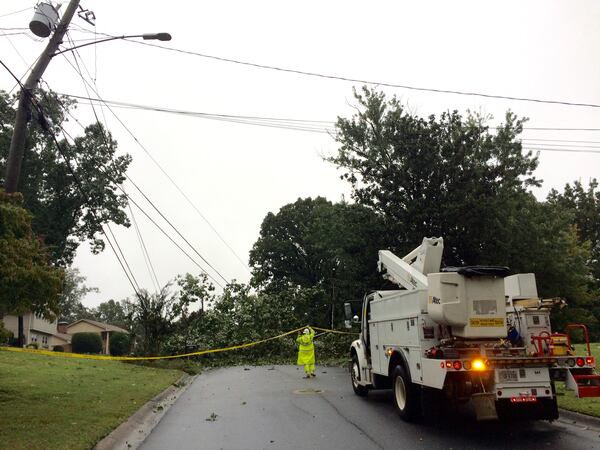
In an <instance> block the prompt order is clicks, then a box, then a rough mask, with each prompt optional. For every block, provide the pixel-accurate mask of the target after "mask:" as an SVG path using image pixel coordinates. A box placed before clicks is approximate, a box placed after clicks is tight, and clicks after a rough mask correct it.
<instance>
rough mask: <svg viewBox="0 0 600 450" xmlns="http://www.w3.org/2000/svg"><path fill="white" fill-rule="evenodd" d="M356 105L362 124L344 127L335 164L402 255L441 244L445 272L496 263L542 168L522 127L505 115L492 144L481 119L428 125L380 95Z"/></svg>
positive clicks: (354, 120)
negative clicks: (500, 244)
mask: <svg viewBox="0 0 600 450" xmlns="http://www.w3.org/2000/svg"><path fill="white" fill-rule="evenodd" d="M355 97H356V100H357V102H358V106H357V112H356V114H354V116H352V117H351V118H341V117H340V118H338V121H337V125H336V128H337V134H336V141H337V142H338V143H339V144H340V147H339V151H338V153H337V155H334V156H332V157H331V158H330V159H329V160H330V161H331V162H333V163H334V164H336V165H337V166H338V167H339V168H340V169H342V170H343V171H344V173H343V175H342V179H345V180H348V181H349V182H350V183H351V185H352V189H353V190H352V195H353V198H354V200H355V201H356V202H357V203H359V204H362V205H365V206H368V207H369V208H371V209H372V210H373V211H375V212H378V213H381V214H383V215H384V216H385V217H386V219H387V223H388V224H389V226H390V227H389V232H390V233H391V234H392V235H393V237H394V239H395V243H394V247H395V248H396V249H397V250H398V251H399V253H401V254H404V253H406V252H408V251H410V250H411V249H412V248H414V247H415V246H417V245H419V243H420V242H421V240H422V238H423V236H443V237H444V240H445V252H444V262H445V263H446V264H448V265H465V264H475V263H478V262H482V261H487V260H490V261H491V260H494V259H495V257H496V256H497V254H498V251H497V248H496V243H497V241H498V240H502V239H503V238H504V237H505V230H507V228H506V227H505V226H504V225H505V224H506V223H507V222H508V221H510V220H511V218H512V217H513V216H514V214H513V211H514V210H515V208H517V207H518V205H519V203H521V202H522V201H523V199H524V196H526V195H527V194H526V189H527V188H528V187H530V186H538V185H539V183H540V182H539V181H538V180H536V178H535V177H534V176H533V171H534V170H535V168H536V167H537V163H538V162H537V158H536V157H534V156H533V155H532V154H531V152H528V153H525V154H523V152H522V146H521V143H520V142H519V141H518V139H517V136H518V135H519V133H521V131H522V128H523V123H524V121H525V120H524V119H518V118H517V117H516V116H515V115H514V114H512V113H510V112H509V113H507V114H506V118H505V123H504V124H502V125H500V126H499V127H498V128H497V129H496V132H495V133H494V134H492V133H490V130H489V127H488V126H487V125H486V123H485V118H484V117H480V116H477V115H473V114H469V115H467V117H463V116H461V115H460V114H459V113H458V112H457V111H453V112H444V113H442V114H441V115H440V116H439V117H435V116H434V115H431V116H429V117H428V118H427V119H424V118H421V117H419V116H417V115H414V114H411V113H410V112H409V111H408V110H407V109H406V108H405V107H404V106H403V105H402V104H401V103H400V101H399V100H398V99H396V98H395V97H393V98H391V99H389V100H388V99H387V98H386V96H385V95H384V94H383V93H381V92H377V91H375V90H370V89H367V88H363V90H362V93H357V92H355Z"/></svg>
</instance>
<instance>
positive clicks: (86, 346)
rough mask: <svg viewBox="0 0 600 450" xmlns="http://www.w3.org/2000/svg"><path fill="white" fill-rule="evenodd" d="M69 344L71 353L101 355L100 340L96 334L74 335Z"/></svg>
mask: <svg viewBox="0 0 600 450" xmlns="http://www.w3.org/2000/svg"><path fill="white" fill-rule="evenodd" d="M71 343H72V345H73V353H102V338H101V337H100V335H99V334H98V333H75V334H74V335H73V339H72V341H71Z"/></svg>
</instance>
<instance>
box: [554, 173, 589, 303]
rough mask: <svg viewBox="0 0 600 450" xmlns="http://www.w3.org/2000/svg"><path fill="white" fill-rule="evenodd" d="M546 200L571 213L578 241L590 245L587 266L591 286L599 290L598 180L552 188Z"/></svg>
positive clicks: (576, 182)
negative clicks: (558, 188)
mask: <svg viewBox="0 0 600 450" xmlns="http://www.w3.org/2000/svg"><path fill="white" fill-rule="evenodd" d="M548 202H549V203H551V204H553V205H556V206H557V207H559V208H562V209H566V210H567V211H569V212H570V213H571V214H572V215H573V223H574V224H575V225H576V226H577V233H578V237H579V241H580V242H588V243H589V246H590V259H589V267H590V269H591V271H592V275H593V283H592V284H593V287H594V289H596V290H599V291H600V190H599V189H598V180H596V179H593V180H591V181H590V183H589V185H588V186H587V188H586V187H584V186H583V184H582V183H581V182H580V181H575V182H574V183H573V185H571V184H567V185H566V186H565V188H564V190H563V192H562V193H559V192H558V191H557V190H555V189H553V190H552V191H550V193H549V194H548Z"/></svg>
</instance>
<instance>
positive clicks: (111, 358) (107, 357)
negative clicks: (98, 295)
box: [0, 327, 356, 361]
mask: <svg viewBox="0 0 600 450" xmlns="http://www.w3.org/2000/svg"><path fill="white" fill-rule="evenodd" d="M304 328H305V327H300V328H296V329H294V330H291V331H288V332H286V333H282V334H279V335H277V336H272V337H269V338H266V339H261V340H258V341H254V342H247V343H245V344H239V345H233V346H231V347H223V348H214V349H209V350H200V351H197V352H191V353H183V354H180V355H165V356H110V355H86V354H81V353H68V352H54V351H51V350H37V349H33V348H19V347H1V346H0V350H4V351H7V352H15V353H33V354H36V355H46V356H57V357H62V358H77V359H94V360H104V361H151V360H157V359H175V358H185V357H188V356H199V355H207V354H210V353H219V352H228V351H232V350H239V349H241V348H248V347H254V346H255V345H259V344H263V343H265V342H268V341H273V340H275V339H281V338H282V337H285V336H289V335H290V334H293V333H296V332H298V331H300V330H303V329H304ZM313 328H314V329H315V330H320V331H325V332H329V333H338V334H356V333H348V332H344V331H337V330H329V329H327V328H318V327H313Z"/></svg>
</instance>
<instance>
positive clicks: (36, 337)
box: [31, 333, 38, 342]
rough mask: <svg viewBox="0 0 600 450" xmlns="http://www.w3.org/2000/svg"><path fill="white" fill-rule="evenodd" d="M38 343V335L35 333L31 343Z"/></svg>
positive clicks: (32, 334) (32, 335)
mask: <svg viewBox="0 0 600 450" xmlns="http://www.w3.org/2000/svg"><path fill="white" fill-rule="evenodd" d="M37 341H38V335H37V334H35V333H31V342H37Z"/></svg>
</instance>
